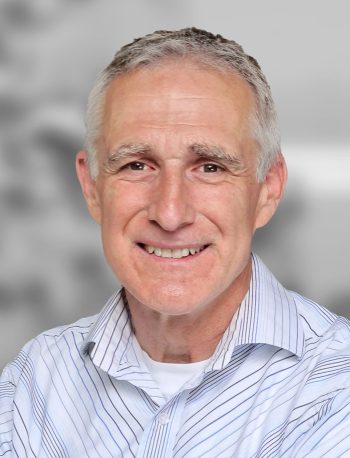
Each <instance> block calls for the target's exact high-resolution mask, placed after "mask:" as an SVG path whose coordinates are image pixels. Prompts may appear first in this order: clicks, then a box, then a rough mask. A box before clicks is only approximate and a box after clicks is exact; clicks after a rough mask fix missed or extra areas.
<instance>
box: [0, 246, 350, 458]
mask: <svg viewBox="0 0 350 458" xmlns="http://www.w3.org/2000/svg"><path fill="white" fill-rule="evenodd" d="M252 262H253V270H252V279H251V284H250V288H249V291H248V292H247V294H246V297H245V298H244V300H243V302H242V304H241V305H240V307H239V309H238V311H237V313H236V314H235V316H234V317H233V319H232V321H231V323H230V325H229V327H228V328H227V330H226V332H225V333H224V335H223V337H222V339H221V341H220V342H219V344H218V346H217V348H216V350H215V352H214V353H213V355H212V357H211V358H210V359H209V360H208V362H207V365H206V366H205V368H204V371H203V372H202V373H201V374H200V375H197V376H196V377H195V378H194V379H192V380H190V381H188V382H187V383H186V384H185V385H184V386H183V387H182V388H181V389H180V390H179V392H177V393H175V395H174V396H172V397H171V398H170V399H168V400H166V399H165V398H164V397H163V395H162V392H161V390H160V387H159V386H157V384H156V383H155V382H154V380H153V379H152V377H151V375H150V373H149V371H148V370H147V367H146V366H145V365H144V362H143V361H142V360H141V359H140V358H138V357H137V354H138V353H137V352H136V351H135V346H134V343H133V342H134V340H133V333H132V328H131V325H130V317H129V313H128V308H127V306H126V305H125V297H124V294H123V290H121V291H120V292H118V293H117V294H115V295H114V296H113V297H112V298H111V299H110V300H109V301H108V303H107V304H106V306H105V307H104V309H103V310H102V312H101V313H100V314H99V315H98V316H94V317H91V318H85V319H82V320H80V321H77V322H76V323H75V324H72V325H70V326H65V327H60V328H56V329H54V330H51V331H48V332H44V333H43V334H41V335H40V336H39V337H37V338H35V339H33V340H32V341H31V342H29V343H28V344H27V345H26V346H25V347H24V348H23V350H22V351H21V352H20V354H19V356H18V357H17V359H15V360H14V361H13V362H12V363H11V364H9V365H8V366H7V367H6V368H5V369H4V372H3V374H2V377H1V382H0V456H15V457H20V458H22V457H40V458H42V457H52V458H53V457H55V458H61V457H73V458H82V457H103V458H105V457H125V458H129V457H144V458H157V457H159V458H161V457H162V458H167V457H177V458H180V457H193V458H198V457H207V458H214V457H220V458H222V457H224V458H225V457H235V458H250V457H251V458H253V457H254V458H258V457H259V458H262V457H264V458H267V457H288V458H290V457H297V458H302V457H306V456H307V457H316V458H320V457H331V458H336V457H349V456H350V326H349V324H350V323H349V321H348V320H346V319H345V318H342V317H338V316H336V315H334V314H333V313H331V312H329V311H327V310H326V309H324V308H322V307H320V306H319V305H317V304H315V303H314V302H312V301H310V300H308V299H305V298H304V297H302V296H300V295H298V294H296V293H294V292H290V291H287V290H286V289H284V288H283V287H282V286H281V285H280V284H279V283H278V281H277V280H276V279H275V278H274V277H273V276H272V274H271V273H270V272H269V270H268V269H267V268H266V267H265V266H264V264H263V263H262V262H261V261H260V259H259V258H258V257H257V256H255V255H253V256H252Z"/></svg>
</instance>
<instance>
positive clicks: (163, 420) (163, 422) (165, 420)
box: [158, 412, 170, 425]
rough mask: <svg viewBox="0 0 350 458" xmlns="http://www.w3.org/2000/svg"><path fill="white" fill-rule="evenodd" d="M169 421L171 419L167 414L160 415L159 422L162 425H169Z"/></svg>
mask: <svg viewBox="0 0 350 458" xmlns="http://www.w3.org/2000/svg"><path fill="white" fill-rule="evenodd" d="M169 421H170V418H169V415H168V414H167V413H165V412H162V413H161V414H159V415H158V422H159V423H160V424H161V425H166V424H167V423H169Z"/></svg>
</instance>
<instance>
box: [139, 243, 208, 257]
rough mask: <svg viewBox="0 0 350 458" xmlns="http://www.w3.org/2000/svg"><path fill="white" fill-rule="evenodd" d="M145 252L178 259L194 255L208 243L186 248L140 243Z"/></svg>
mask: <svg viewBox="0 0 350 458" xmlns="http://www.w3.org/2000/svg"><path fill="white" fill-rule="evenodd" d="M140 246H141V247H142V248H143V249H144V250H145V251H147V253H149V254H154V255H156V256H158V257H160V258H173V259H180V258H185V257H187V256H194V255H196V254H197V253H200V252H201V251H203V250H204V249H205V248H206V247H207V246H208V245H203V246H201V247H196V248H192V247H188V248H175V249H172V248H160V247H155V246H152V245H140Z"/></svg>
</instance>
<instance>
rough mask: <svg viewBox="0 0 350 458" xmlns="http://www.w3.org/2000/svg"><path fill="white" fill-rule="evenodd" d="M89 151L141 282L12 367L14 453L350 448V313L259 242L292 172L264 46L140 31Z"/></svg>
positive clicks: (8, 427)
mask: <svg viewBox="0 0 350 458" xmlns="http://www.w3.org/2000/svg"><path fill="white" fill-rule="evenodd" d="M76 165H77V174H78V178H79V181H80V183H81V186H82V190H83V193H84V196H85V199H86V202H87V205H88V209H89V211H90V214H91V216H92V217H93V218H94V220H95V221H96V222H97V223H98V224H99V225H100V226H101V233H102V240H103V247H104V252H105V256H106V259H107V261H108V263H109V265H110V266H111V269H112V270H113V272H114V273H115V275H116V277H117V278H118V279H119V280H120V282H121V284H122V285H123V286H122V288H121V290H120V291H118V292H117V293H116V294H115V295H114V296H113V297H112V298H111V299H110V300H109V301H108V303H107V304H106V306H105V307H104V308H103V310H102V311H101V313H100V314H99V315H98V316H94V317H90V318H84V319H82V320H80V321H78V322H77V323H75V324H72V325H70V326H64V327H60V328H56V329H54V330H51V331H48V332H45V333H43V334H42V335H40V336H39V337H37V338H35V339H33V340H32V341H31V342H29V343H28V344H27V345H26V346H25V347H24V349H23V350H22V352H21V353H20V355H19V356H18V358H17V359H16V360H15V361H14V362H13V363H11V364H9V365H8V366H7V367H6V368H5V370H4V372H3V375H2V379H1V385H0V406H1V408H0V452H1V453H0V455H5V454H9V455H11V456H19V457H22V456H23V457H24V456H43V457H44V456H45V457H46V456H49V457H54V456H55V457H63V456H69V457H84V456H87V457H98V456H99V457H105V456H120V457H172V456H176V457H185V456H186V457H196V458H197V457H199V456H201V457H208V458H212V457H230V456H237V457H253V456H254V457H281V456H286V457H291V456H293V457H294V456H296V457H303V456H315V457H320V456H332V457H336V456H345V455H346V453H350V439H349V438H348V436H349V435H348V432H347V430H348V427H347V425H349V422H348V416H349V414H350V408H349V385H350V382H349V375H350V354H349V346H350V345H349V342H350V340H349V337H350V334H349V323H348V321H347V320H346V319H344V318H340V317H337V316H336V315H334V314H332V313H330V312H328V311H327V310H326V309H323V308H322V307H320V306H318V305H317V304H315V303H313V302H311V301H309V300H307V299H305V298H303V297H301V296H300V295H298V294H296V293H293V292H290V291H287V290H285V289H284V288H283V287H282V286H281V285H280V284H279V283H278V281H277V280H276V279H275V278H274V277H273V275H272V274H271V273H270V272H269V271H268V269H267V268H266V267H265V266H264V264H263V263H262V261H261V260H260V259H259V258H258V257H257V256H256V255H254V254H252V253H251V244H252V238H253V235H254V232H255V230H256V229H257V228H259V227H261V226H264V225H265V224H266V223H267V222H268V221H269V220H270V218H271V217H272V216H273V214H274V212H275V210H276V208H277V206H278V203H279V201H280V199H281V196H282V193H283V189H284V186H285V182H286V177H287V172H286V166H285V162H284V159H283V156H282V155H281V152H280V146H279V135H278V129H277V126H276V117H275V112H274V107H273V101H272V98H271V94H270V89H269V86H268V84H267V82H266V79H265V77H264V75H263V74H262V72H261V69H260V67H259V66H258V64H257V62H256V61H255V59H253V58H252V57H250V56H248V55H246V54H245V53H244V52H243V50H242V48H241V47H240V46H239V45H238V44H237V43H235V42H234V41H230V40H226V39H224V38H223V37H221V36H219V35H212V34H210V33H208V32H205V31H201V30H197V29H194V28H192V29H184V30H180V31H174V32H168V31H160V32H155V33H153V34H151V35H147V36H145V37H143V38H141V39H138V40H135V41H134V42H133V43H131V44H128V45H126V46H124V47H123V48H122V49H121V50H120V51H119V52H118V53H117V54H116V55H115V57H114V59H113V61H112V62H111V64H110V65H109V66H108V67H107V68H106V69H105V70H104V71H103V72H102V73H101V75H100V76H99V78H98V80H97V82H96V84H95V87H94V88H93V90H92V93H91V95H90V98H89V104H88V112H87V140H86V150H84V151H80V152H79V153H78V155H77V161H76Z"/></svg>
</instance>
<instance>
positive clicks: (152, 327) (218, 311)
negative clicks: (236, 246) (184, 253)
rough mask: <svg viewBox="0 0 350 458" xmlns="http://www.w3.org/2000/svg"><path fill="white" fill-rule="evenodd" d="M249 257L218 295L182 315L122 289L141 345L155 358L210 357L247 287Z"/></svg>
mask: <svg viewBox="0 0 350 458" xmlns="http://www.w3.org/2000/svg"><path fill="white" fill-rule="evenodd" d="M250 277H251V261H249V263H248V265H247V266H246V267H245V269H244V270H243V271H242V273H241V274H240V275H239V276H238V277H237V278H236V279H235V280H234V282H233V283H232V284H231V285H230V287H229V288H227V289H226V290H225V291H224V292H223V293H222V294H221V295H220V296H218V297H217V298H215V300H214V301H212V302H211V303H210V304H207V305H206V306H205V307H202V308H201V309H200V311H199V312H198V311H195V312H192V313H188V314H185V315H176V316H174V315H166V314H163V313H159V312H157V311H155V310H152V309H151V308H150V307H147V306H145V305H144V304H141V303H140V302H139V301H138V300H137V299H136V298H135V297H134V296H132V295H131V294H130V293H129V292H128V291H126V298H127V301H128V304H129V309H130V313H131V320H132V324H133V328H134V332H135V335H136V337H137V340H138V342H139V344H140V346H141V348H142V349H143V350H144V351H145V352H146V353H148V355H149V356H150V357H151V358H152V359H154V360H155V361H161V362H169V363H191V362H197V361H202V360H205V359H208V358H210V356H211V355H212V354H213V353H214V351H215V348H216V347H217V345H218V343H219V341H220V339H221V337H222V336H223V334H224V332H225V331H226V329H227V327H228V325H229V324H230V322H231V320H232V317H233V315H234V314H235V312H236V311H237V309H238V307H239V305H240V303H241V302H242V300H243V298H244V296H245V294H246V292H247V291H248V288H249V283H250Z"/></svg>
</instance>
